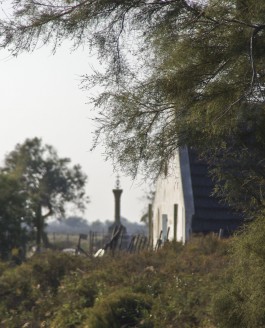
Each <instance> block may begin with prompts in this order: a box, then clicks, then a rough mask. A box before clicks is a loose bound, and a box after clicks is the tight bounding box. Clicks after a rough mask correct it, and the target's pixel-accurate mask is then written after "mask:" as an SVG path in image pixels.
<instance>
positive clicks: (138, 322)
mask: <svg viewBox="0 0 265 328" xmlns="http://www.w3.org/2000/svg"><path fill="white" fill-rule="evenodd" d="M151 308H152V302H151V300H150V299H149V298H147V297H146V296H144V295H143V294H139V293H133V292H131V291H130V290H127V289H122V290H119V291H117V292H113V293H111V294H110V295H108V296H107V297H104V298H101V299H100V300H99V301H98V302H97V303H96V304H95V306H94V307H93V308H92V309H91V310H90V311H89V318H88V320H87V321H86V322H85V325H84V327H89V328H120V327H127V328H129V327H143V328H152V327H153V323H152V321H151V319H150V311H151Z"/></svg>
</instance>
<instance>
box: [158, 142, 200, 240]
mask: <svg viewBox="0 0 265 328" xmlns="http://www.w3.org/2000/svg"><path fill="white" fill-rule="evenodd" d="M180 167H181V170H180ZM174 204H177V205H178V211H177V234H176V235H177V240H178V241H182V242H184V243H185V242H186V240H187V239H188V238H189V232H190V231H191V220H192V215H193V214H194V206H193V194H192V188H191V179H190V170H189V159H188V153H187V149H186V148H184V149H181V150H180V151H178V152H177V153H176V155H175V156H174V158H172V160H171V161H170V163H169V169H168V174H167V176H164V175H160V176H159V178H158V180H157V183H156V193H155V198H154V202H153V238H154V245H155V244H156V242H157V239H158V238H159V234H160V231H161V230H162V217H163V216H164V218H165V215H166V216H167V227H170V231H169V240H173V238H174ZM164 234H165V232H163V235H164Z"/></svg>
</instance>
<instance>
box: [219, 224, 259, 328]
mask: <svg viewBox="0 0 265 328" xmlns="http://www.w3.org/2000/svg"><path fill="white" fill-rule="evenodd" d="M264 245H265V226H264V219H263V218H259V219H257V220H255V221H254V222H252V223H251V224H249V225H248V226H247V227H246V228H245V230H244V231H243V232H242V233H241V234H240V235H239V236H238V238H237V239H236V240H235V242H234V244H233V253H232V258H231V261H232V262H231V267H230V269H229V271H228V273H227V275H229V277H230V278H229V280H228V283H227V285H226V286H224V290H225V291H221V292H220V294H219V295H217V297H216V299H215V302H214V307H213V311H214V316H215V318H216V322H218V323H219V325H220V327H224V328H230V327H231V328H232V327H233V328H234V327H240V328H254V327H255V328H261V327H265V296H264V295H265V275H264V272H265V247H264Z"/></svg>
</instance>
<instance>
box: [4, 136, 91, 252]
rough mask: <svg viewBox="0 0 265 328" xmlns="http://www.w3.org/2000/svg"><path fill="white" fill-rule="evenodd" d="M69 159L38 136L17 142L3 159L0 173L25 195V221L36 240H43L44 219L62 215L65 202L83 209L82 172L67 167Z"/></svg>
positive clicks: (79, 169) (85, 198)
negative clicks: (7, 175)
mask: <svg viewBox="0 0 265 328" xmlns="http://www.w3.org/2000/svg"><path fill="white" fill-rule="evenodd" d="M69 163H70V159H69V158H59V157H58V155H57V152H56V150H55V149H54V148H53V147H52V146H49V145H43V144H42V140H41V139H39V138H33V139H26V141H25V142H24V143H23V144H17V145H16V147H15V149H14V150H13V151H11V152H10V153H9V154H8V155H7V156H6V158H5V165H4V167H3V168H2V174H9V175H11V176H12V177H15V179H16V181H17V182H18V184H19V188H20V189H19V192H21V193H22V194H23V197H25V198H26V202H25V207H26V212H27V218H26V220H27V222H29V223H30V224H31V226H32V227H33V228H34V229H36V243H37V247H38V248H39V247H40V245H41V241H43V242H44V243H47V239H46V238H45V234H44V226H45V219H47V218H48V217H50V216H52V215H61V216H64V214H65V207H66V205H67V204H68V203H73V204H75V205H76V206H77V207H78V208H79V209H81V210H82V209H84V206H85V203H86V202H87V200H88V199H87V197H86V196H85V183H86V175H85V174H84V173H83V172H82V171H81V167H80V166H79V165H74V166H73V167H69Z"/></svg>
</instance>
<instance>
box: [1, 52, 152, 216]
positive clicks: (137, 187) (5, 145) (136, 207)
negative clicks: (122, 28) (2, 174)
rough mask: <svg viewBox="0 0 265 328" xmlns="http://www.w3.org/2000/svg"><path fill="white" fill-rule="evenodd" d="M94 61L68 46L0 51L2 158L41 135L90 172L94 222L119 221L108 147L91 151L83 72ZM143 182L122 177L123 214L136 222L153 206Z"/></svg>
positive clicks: (87, 212)
mask: <svg viewBox="0 0 265 328" xmlns="http://www.w3.org/2000/svg"><path fill="white" fill-rule="evenodd" d="M95 65H97V64H96V62H94V61H93V60H92V58H91V57H90V56H89V54H88V51H85V50H81V49H79V50H77V51H76V52H72V53H71V52H70V49H69V46H67V45H64V46H62V47H61V48H59V49H58V51H57V53H56V54H55V55H52V54H51V50H50V49H47V48H42V49H39V50H36V51H35V52H33V53H30V54H28V53H25V54H21V55H19V56H18V57H17V58H11V57H10V56H9V55H8V53H7V52H6V51H0V90H1V93H0V94H1V102H0V109H1V110H0V112H1V129H0V140H1V142H0V160H1V161H2V160H3V158H4V156H5V154H6V153H8V152H10V151H11V150H13V149H14V146H15V145H16V144H17V143H23V142H24V141H25V139H26V138H33V137H39V138H42V139H43V142H44V143H46V144H50V145H52V146H54V147H55V148H56V149H57V151H58V154H59V156H60V157H69V158H70V159H71V161H72V163H73V164H80V165H81V166H82V169H83V171H84V172H85V173H86V174H87V175H88V183H87V188H86V189H87V194H88V196H89V197H90V199H91V203H90V204H89V205H88V206H87V211H86V213H85V214H84V215H83V217H85V218H86V219H88V220H89V221H90V222H91V221H94V220H97V219H99V220H103V221H104V220H106V219H114V197H113V193H112V189H113V187H114V186H115V181H116V173H113V169H112V165H111V163H107V162H105V161H104V157H103V155H102V154H103V151H104V150H103V149H102V148H101V149H100V148H98V149H96V150H95V151H93V152H91V151H90V148H91V146H92V137H93V136H92V131H93V129H94V127H93V123H92V121H91V120H90V119H89V117H92V116H93V115H94V114H93V112H92V111H91V110H90V107H89V105H88V104H87V102H88V97H89V94H88V92H87V91H82V90H81V89H80V88H79V86H80V81H81V77H80V76H81V75H82V74H85V73H89V71H90V67H91V66H95ZM139 181H140V179H139ZM139 181H138V182H137V181H134V182H133V181H132V180H131V179H129V178H128V177H124V176H121V188H122V189H123V194H122V202H121V215H122V216H123V217H125V218H127V219H128V220H130V221H133V222H139V218H140V217H141V215H142V213H143V211H144V209H145V208H147V206H148V204H147V203H146V201H145V200H144V199H143V198H144V195H145V190H146V187H145V185H143V184H140V183H139ZM76 214H79V213H76Z"/></svg>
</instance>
